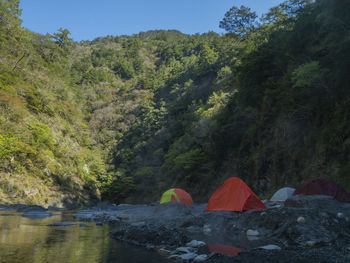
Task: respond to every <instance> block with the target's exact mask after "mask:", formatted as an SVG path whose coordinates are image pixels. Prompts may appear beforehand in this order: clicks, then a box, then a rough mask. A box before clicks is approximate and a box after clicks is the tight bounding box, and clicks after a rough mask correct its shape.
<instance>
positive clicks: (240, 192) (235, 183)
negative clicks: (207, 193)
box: [206, 177, 266, 211]
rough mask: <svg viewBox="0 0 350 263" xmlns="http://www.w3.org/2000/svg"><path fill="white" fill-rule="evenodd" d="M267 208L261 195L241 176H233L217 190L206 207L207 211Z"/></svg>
mask: <svg viewBox="0 0 350 263" xmlns="http://www.w3.org/2000/svg"><path fill="white" fill-rule="evenodd" d="M261 209H266V206H265V205H264V204H263V202H261V201H260V199H259V197H257V196H256V194H254V192H253V191H252V190H251V189H250V188H249V187H248V186H247V185H246V184H245V183H244V182H243V181H242V180H241V179H239V178H236V177H231V178H229V179H227V180H226V181H225V183H224V184H223V185H222V186H221V187H220V188H219V189H217V190H216V191H215V193H214V194H213V195H212V197H211V198H210V200H209V202H208V205H207V207H206V210H207V211H216V210H226V211H242V210H261Z"/></svg>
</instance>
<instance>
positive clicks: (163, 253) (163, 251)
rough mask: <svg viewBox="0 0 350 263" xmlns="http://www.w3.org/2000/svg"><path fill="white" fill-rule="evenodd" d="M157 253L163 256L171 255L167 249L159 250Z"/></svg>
mask: <svg viewBox="0 0 350 263" xmlns="http://www.w3.org/2000/svg"><path fill="white" fill-rule="evenodd" d="M157 251H158V253H159V254H161V255H170V251H169V250H167V249H165V248H159V249H158V250H157Z"/></svg>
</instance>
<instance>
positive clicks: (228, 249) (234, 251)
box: [208, 244, 243, 257]
mask: <svg viewBox="0 0 350 263" xmlns="http://www.w3.org/2000/svg"><path fill="white" fill-rule="evenodd" d="M208 248H209V250H210V252H211V253H213V252H218V253H220V254H222V255H227V256H231V257H236V256H238V254H239V253H241V252H242V251H243V248H239V247H234V246H228V245H218V244H208Z"/></svg>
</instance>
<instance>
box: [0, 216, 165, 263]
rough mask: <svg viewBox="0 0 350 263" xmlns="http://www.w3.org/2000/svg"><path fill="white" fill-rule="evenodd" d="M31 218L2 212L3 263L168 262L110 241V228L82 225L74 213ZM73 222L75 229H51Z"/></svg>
mask: <svg viewBox="0 0 350 263" xmlns="http://www.w3.org/2000/svg"><path fill="white" fill-rule="evenodd" d="M53 213H54V214H55V215H54V216H51V217H47V218H41V219H30V218H26V217H24V216H22V215H21V214H22V213H19V212H13V211H1V210H0V262H1V263H39V262H40V263H74V262H77V263H78V262H79V263H80V262H81V263H114V262H117V263H141V262H159V263H163V262H164V263H165V262H169V261H168V260H166V259H165V258H164V257H162V256H160V255H159V254H157V253H156V252H154V251H148V250H146V249H144V248H138V247H136V246H129V245H127V244H124V243H120V242H118V241H116V240H113V239H111V238H109V236H108V233H109V231H110V230H111V228H110V227H109V226H106V225H104V226H96V225H95V224H94V223H85V222H82V224H84V225H80V223H79V222H75V221H74V218H73V216H72V212H53ZM57 222H74V223H77V224H76V225H72V226H48V225H49V224H53V223H57Z"/></svg>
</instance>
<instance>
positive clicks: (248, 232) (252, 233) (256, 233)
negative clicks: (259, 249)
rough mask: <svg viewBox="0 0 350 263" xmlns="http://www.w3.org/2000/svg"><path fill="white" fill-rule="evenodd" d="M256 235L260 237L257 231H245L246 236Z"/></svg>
mask: <svg viewBox="0 0 350 263" xmlns="http://www.w3.org/2000/svg"><path fill="white" fill-rule="evenodd" d="M258 235H260V233H259V231H257V230H252V229H248V230H247V236H258Z"/></svg>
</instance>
